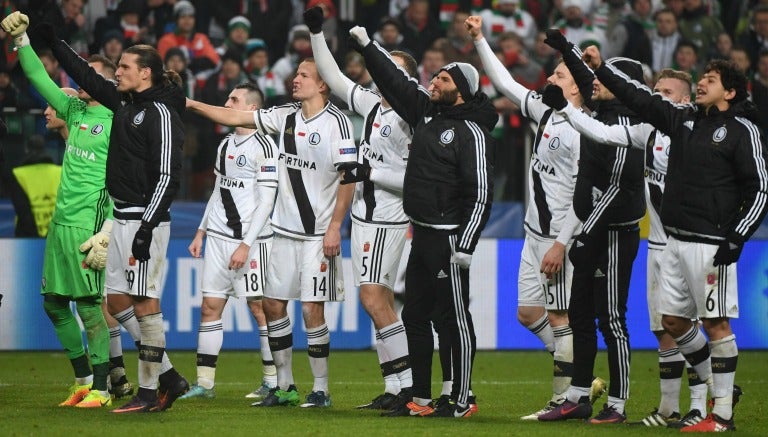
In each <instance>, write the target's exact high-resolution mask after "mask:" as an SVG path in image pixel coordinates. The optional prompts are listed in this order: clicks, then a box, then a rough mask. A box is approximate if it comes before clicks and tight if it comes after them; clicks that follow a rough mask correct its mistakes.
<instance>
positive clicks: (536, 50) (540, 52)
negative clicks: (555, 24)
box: [531, 31, 560, 76]
mask: <svg viewBox="0 0 768 437" xmlns="http://www.w3.org/2000/svg"><path fill="white" fill-rule="evenodd" d="M545 39H547V34H546V33H545V32H543V31H541V32H539V33H538V35H536V44H535V45H534V46H533V51H532V52H531V59H533V60H534V61H536V62H537V63H538V64H539V65H541V68H543V69H544V74H546V75H547V76H549V75H551V74H552V73H554V71H555V67H557V62H558V59H560V54H559V53H558V52H557V51H555V50H554V49H553V48H552V47H550V46H549V44H547V43H545V42H544V40H545Z"/></svg>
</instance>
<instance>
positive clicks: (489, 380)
mask: <svg viewBox="0 0 768 437" xmlns="http://www.w3.org/2000/svg"><path fill="white" fill-rule="evenodd" d="M171 360H172V361H173V363H174V364H175V365H176V368H177V369H178V370H179V371H180V372H181V373H182V374H183V375H185V376H186V377H187V379H188V380H189V381H190V384H192V383H194V382H195V354H194V352H174V351H172V352H171ZM125 362H126V365H127V367H128V376H129V378H130V380H131V382H133V383H134V385H136V354H135V353H129V354H127V355H126V358H125ZM550 363H551V361H550V358H549V356H548V354H546V353H545V352H479V353H478V354H477V358H476V360H475V371H474V374H473V387H474V391H475V393H476V395H477V400H478V407H479V412H478V414H476V415H475V416H473V417H471V418H469V419H428V418H409V417H402V418H399V417H398V418H382V417H379V415H378V412H375V411H369V410H355V408H354V406H355V405H358V404H362V403H365V402H367V401H369V400H370V399H372V398H373V397H374V396H376V395H377V394H379V393H381V392H382V391H383V383H382V381H381V376H380V373H379V370H378V364H377V361H376V354H375V353H374V352H372V351H364V352H336V351H331V362H330V366H331V373H330V380H331V382H330V392H331V396H332V399H333V406H332V407H331V408H328V409H303V408H298V407H277V408H267V409H263V408H255V407H251V406H250V403H251V402H250V400H249V399H245V397H244V396H245V394H246V393H249V392H250V391H252V390H254V389H255V388H256V387H257V386H258V384H259V383H260V381H261V359H260V355H259V354H258V353H250V352H229V351H224V353H223V354H222V355H221V357H220V358H219V363H218V368H217V375H216V396H217V397H216V399H212V400H211V399H192V400H179V401H176V403H175V404H174V405H173V408H171V409H170V410H168V411H166V412H164V413H154V414H150V413H144V414H126V415H115V414H110V413H109V412H108V411H105V410H80V409H75V408H60V407H57V406H56V405H57V404H58V403H59V402H60V401H62V400H63V399H64V398H65V397H66V395H67V392H66V391H67V387H68V386H69V385H71V383H72V369H71V367H70V366H69V363H68V361H67V360H66V358H65V357H64V355H63V354H61V353H53V352H34V353H30V352H0V435H3V436H11V435H44V436H58V435H61V436H91V435H94V436H95V435H98V436H103V437H113V436H123V435H132V436H143V435H147V436H149V435H157V436H177V435H178V436H207V435H211V436H217V437H224V436H233V435H235V436H236V435H243V436H245V435H248V436H262V435H263V436H276V437H282V436H287V435H312V436H320V435H333V436H362V437H369V436H378V435H391V436H412V435H418V436H420V435H435V436H442V437H460V436H478V435H489V436H526V437H535V436H554V435H557V436H567V437H573V436H590V437H592V436H616V435H622V436H623V435H629V436H633V435H637V436H640V435H643V436H648V435H653V436H655V435H677V433H678V431H676V430H668V429H656V428H654V429H650V428H645V427H642V426H627V425H602V426H594V425H588V424H585V423H583V422H579V421H569V422H565V423H538V422H532V423H531V422H522V421H520V420H519V417H520V416H522V415H525V414H529V413H531V412H533V411H535V410H538V409H539V408H541V407H542V406H543V405H544V403H545V401H547V400H548V399H549V396H550V393H551V392H550V390H551V364H550ZM766 363H768V352H754V351H742V352H740V355H739V368H738V372H737V374H736V382H737V384H739V385H741V387H742V388H743V390H744V396H743V397H742V398H741V402H740V403H739V405H738V407H737V408H736V415H735V420H736V428H737V431H736V432H737V433H738V435H740V436H766V435H768V418H766V417H767V416H768V402H766V393H768V378H767V377H766V371H765V370H766ZM435 364H436V365H435V367H434V372H433V381H434V382H439V379H440V370H439V367H438V366H437V355H435ZM657 369H658V368H657V364H656V354H655V352H649V351H643V352H635V353H633V355H632V369H631V382H632V386H631V397H630V400H629V402H628V404H627V413H628V415H629V418H630V421H635V420H639V419H641V418H642V417H644V416H645V415H646V414H647V413H648V412H650V411H651V410H652V409H653V408H654V407H656V406H657V403H658V397H659V394H658V393H659V387H658V370H657ZM294 372H295V376H296V383H297V386H298V388H299V392H300V394H301V396H302V399H303V398H304V396H306V394H307V393H308V392H309V390H311V388H312V377H311V374H310V371H309V363H308V360H307V355H306V352H304V351H298V352H297V353H296V354H295V356H294ZM596 374H597V375H599V376H602V377H604V378H605V379H608V376H607V375H608V370H607V365H606V357H605V354H604V353H601V354H600V355H599V356H598V365H597V368H596ZM686 387H687V386H686V384H685V382H683V396H682V400H681V408H682V409H683V411H682V412H681V413H683V414H685V412H686V411H687V408H688V400H687V392H686V390H687V388H686ZM439 390H440V386H439V385H438V384H437V383H436V384H434V385H433V396H434V397H437V395H439ZM605 399H606V398H605V397H603V398H601V399H600V400H599V401H598V403H597V404H596V407H597V408H598V409H599V408H600V407H601V406H602V402H604V401H605ZM123 402H125V400H119V401H116V403H115V405H121V404H122V403H123Z"/></svg>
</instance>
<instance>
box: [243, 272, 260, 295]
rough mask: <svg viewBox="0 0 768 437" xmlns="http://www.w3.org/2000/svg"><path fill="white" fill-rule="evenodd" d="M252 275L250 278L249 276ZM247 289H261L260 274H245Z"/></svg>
mask: <svg viewBox="0 0 768 437" xmlns="http://www.w3.org/2000/svg"><path fill="white" fill-rule="evenodd" d="M249 276H250V278H249ZM243 280H244V281H245V289H246V290H250V291H259V275H258V274H256V273H250V274H248V273H246V274H244V275H243Z"/></svg>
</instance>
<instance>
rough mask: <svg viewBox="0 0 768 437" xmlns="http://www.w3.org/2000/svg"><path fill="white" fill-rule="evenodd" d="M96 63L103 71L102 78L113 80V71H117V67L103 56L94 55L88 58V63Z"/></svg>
mask: <svg viewBox="0 0 768 437" xmlns="http://www.w3.org/2000/svg"><path fill="white" fill-rule="evenodd" d="M95 62H98V63H99V64H101V67H102V70H103V71H104V76H105V77H106V78H107V79H114V78H115V71H117V65H115V63H114V62H112V60H111V59H109V58H108V57H106V56H104V55H99V54H94V55H91V56H89V57H88V63H89V64H92V63H95Z"/></svg>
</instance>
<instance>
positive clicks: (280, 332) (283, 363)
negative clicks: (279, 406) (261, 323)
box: [267, 316, 294, 390]
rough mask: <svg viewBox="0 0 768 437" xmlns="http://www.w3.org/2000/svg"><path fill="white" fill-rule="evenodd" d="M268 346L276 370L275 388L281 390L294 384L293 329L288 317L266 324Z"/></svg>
mask: <svg viewBox="0 0 768 437" xmlns="http://www.w3.org/2000/svg"><path fill="white" fill-rule="evenodd" d="M267 330H268V331H269V344H270V347H271V351H272V358H273V359H274V360H275V367H276V368H277V386H278V387H280V388H281V389H283V390H288V387H289V386H290V385H292V384H293V383H294V381H293V368H292V366H293V328H292V326H291V319H290V318H288V316H286V317H283V318H282V319H279V320H275V321H274V322H267Z"/></svg>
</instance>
